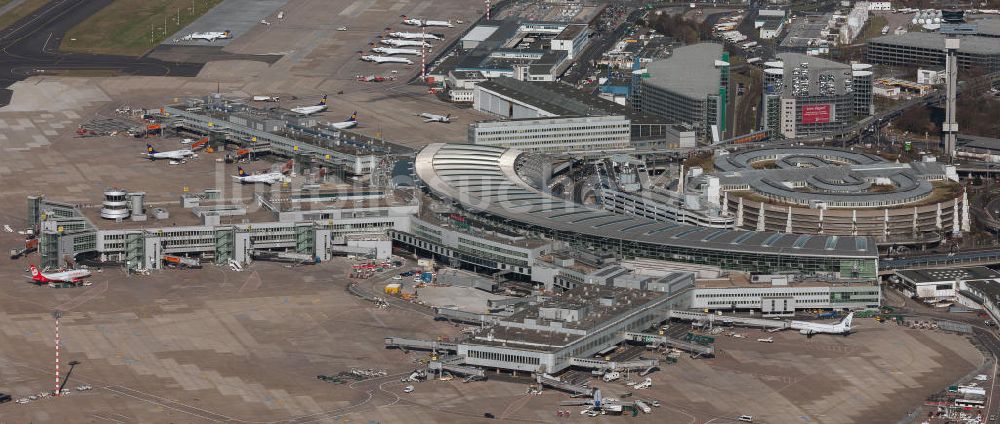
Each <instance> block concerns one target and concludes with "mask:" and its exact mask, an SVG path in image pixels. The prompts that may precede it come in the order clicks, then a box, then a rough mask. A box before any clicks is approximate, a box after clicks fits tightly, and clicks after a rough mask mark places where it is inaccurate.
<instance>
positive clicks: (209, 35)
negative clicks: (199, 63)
mask: <svg viewBox="0 0 1000 424" xmlns="http://www.w3.org/2000/svg"><path fill="white" fill-rule="evenodd" d="M230 38H233V32H232V31H230V30H228V29H227V30H225V31H209V32H194V33H191V34H189V35H186V36H184V38H181V40H185V41H191V40H205V41H208V42H213V41H215V40H227V39H230Z"/></svg>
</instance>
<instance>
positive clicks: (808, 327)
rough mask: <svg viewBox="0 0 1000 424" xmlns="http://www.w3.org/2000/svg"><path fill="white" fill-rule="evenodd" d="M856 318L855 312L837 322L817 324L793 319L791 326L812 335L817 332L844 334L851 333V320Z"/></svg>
mask: <svg viewBox="0 0 1000 424" xmlns="http://www.w3.org/2000/svg"><path fill="white" fill-rule="evenodd" d="M853 319H854V312H851V313H849V314H847V316H846V317H844V319H843V320H841V321H840V322H839V323H836V324H816V323H813V322H807V321H792V322H791V328H792V329H793V330H799V333H802V334H805V335H806V336H807V337H812V336H813V335H816V334H843V335H845V336H846V335H848V334H850V333H851V321H852V320H853Z"/></svg>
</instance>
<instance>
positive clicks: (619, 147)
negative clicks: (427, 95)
mask: <svg viewBox="0 0 1000 424" xmlns="http://www.w3.org/2000/svg"><path fill="white" fill-rule="evenodd" d="M630 132H631V122H630V121H629V119H628V118H626V117H624V116H620V115H618V116H582V117H572V118H537V119H516V120H511V121H492V122H476V123H473V124H471V125H469V142H470V143H472V144H479V145H484V146H496V147H513V148H517V149H520V150H523V151H526V152H540V153H606V152H614V151H624V150H627V149H629V148H630V147H631V143H630V142H629V139H630Z"/></svg>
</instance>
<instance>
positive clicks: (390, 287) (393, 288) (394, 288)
mask: <svg viewBox="0 0 1000 424" xmlns="http://www.w3.org/2000/svg"><path fill="white" fill-rule="evenodd" d="M402 289H403V285H402V284H399V283H391V284H386V285H385V294H399V292H400V290H402Z"/></svg>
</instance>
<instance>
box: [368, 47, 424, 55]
mask: <svg viewBox="0 0 1000 424" xmlns="http://www.w3.org/2000/svg"><path fill="white" fill-rule="evenodd" d="M372 51H373V52H375V53H382V54H388V55H393V54H412V55H417V56H419V55H420V50H417V49H394V48H392V47H375V48H373V49H372Z"/></svg>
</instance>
